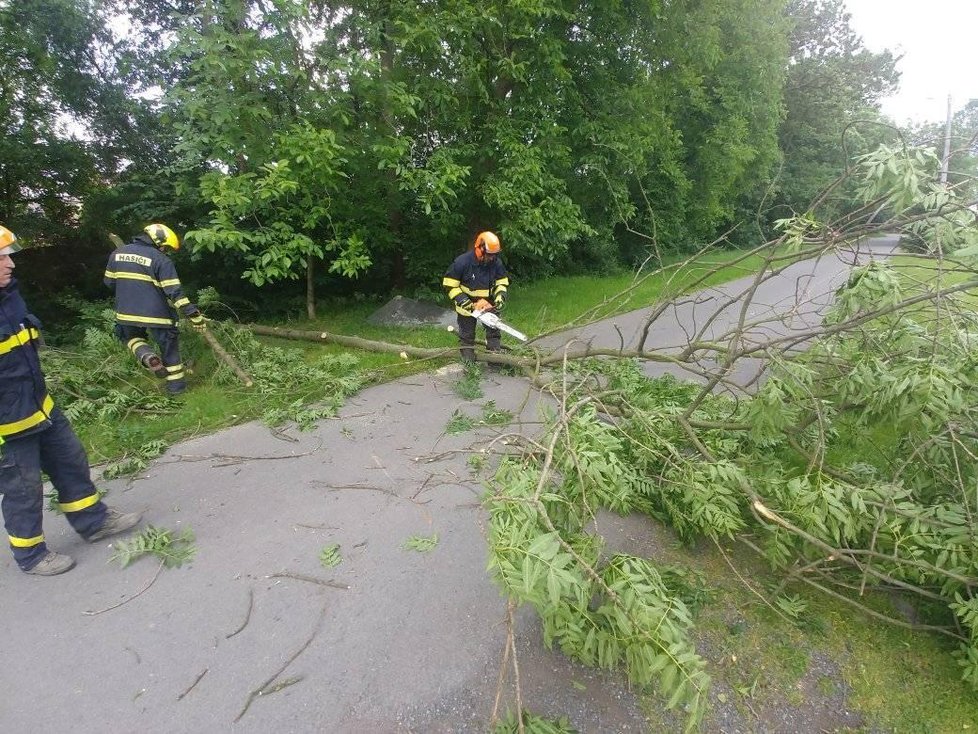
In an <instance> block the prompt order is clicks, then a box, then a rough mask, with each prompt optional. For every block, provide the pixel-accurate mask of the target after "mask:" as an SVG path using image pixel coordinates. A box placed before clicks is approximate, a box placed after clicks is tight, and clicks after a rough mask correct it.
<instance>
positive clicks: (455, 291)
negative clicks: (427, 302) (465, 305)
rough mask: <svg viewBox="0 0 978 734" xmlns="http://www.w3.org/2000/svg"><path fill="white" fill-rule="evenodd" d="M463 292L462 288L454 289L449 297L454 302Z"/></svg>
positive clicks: (449, 292)
mask: <svg viewBox="0 0 978 734" xmlns="http://www.w3.org/2000/svg"><path fill="white" fill-rule="evenodd" d="M461 292H462V289H461V288H452V289H451V290H450V291H448V297H449V298H451V299H453V300H454V298H455V296H457V295H458V294H459V293H461Z"/></svg>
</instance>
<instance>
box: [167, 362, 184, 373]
mask: <svg viewBox="0 0 978 734" xmlns="http://www.w3.org/2000/svg"><path fill="white" fill-rule="evenodd" d="M182 369H183V363H182V362H181V363H180V364H175V365H173V366H172V367H167V368H166V371H167V372H179V371H180V370H182Z"/></svg>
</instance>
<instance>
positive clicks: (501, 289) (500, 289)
mask: <svg viewBox="0 0 978 734" xmlns="http://www.w3.org/2000/svg"><path fill="white" fill-rule="evenodd" d="M507 290H509V289H508V288H507V287H506V286H504V285H497V286H496V293H505V292H506V291H507Z"/></svg>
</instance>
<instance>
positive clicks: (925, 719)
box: [642, 520, 978, 734]
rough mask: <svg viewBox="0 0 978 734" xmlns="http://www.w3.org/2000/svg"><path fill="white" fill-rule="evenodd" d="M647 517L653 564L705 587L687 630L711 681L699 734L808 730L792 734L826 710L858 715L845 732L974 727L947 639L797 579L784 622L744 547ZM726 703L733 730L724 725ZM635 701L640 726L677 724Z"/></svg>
mask: <svg viewBox="0 0 978 734" xmlns="http://www.w3.org/2000/svg"><path fill="white" fill-rule="evenodd" d="M650 522H653V523H654V525H655V528H656V529H655V531H654V532H655V533H656V534H657V535H659V536H660V539H659V540H657V541H656V542H655V560H656V563H657V564H664V565H671V566H678V567H683V568H686V569H689V570H690V571H691V572H692V573H694V574H698V575H699V576H700V577H701V578H702V582H703V584H705V587H706V589H707V590H708V596H709V601H708V602H707V603H705V604H703V605H701V606H700V607H699V609H698V610H697V612H696V614H695V625H696V628H695V632H694V637H695V639H696V647H697V651H698V652H699V653H700V655H702V656H703V657H704V658H705V659H706V660H707V661H708V665H707V672H708V673H709V674H710V676H711V677H712V678H713V685H712V687H711V692H710V701H711V703H710V706H709V708H708V711H707V715H706V718H705V720H704V722H703V726H702V731H704V732H711V731H721V730H725V729H726V727H731V728H733V729H735V730H746V731H757V732H763V731H788V730H792V729H785V728H784V727H785V725H786V723H788V722H790V723H788V725H789V726H798V727H802V726H813V727H815V728H810V729H805V728H796V729H794V730H795V731H837V730H838V729H836V728H835V727H836V726H838V725H839V724H838V721H837V720H834V719H833V718H832V717H833V716H834V715H835V714H837V713H838V712H839V711H841V710H842V707H844V709H845V710H846V711H849V712H852V713H853V714H858V715H861V717H862V719H863V724H862V726H863V728H862V729H856V730H857V731H867V732H894V733H895V734H903V733H912V734H918V733H919V734H938V733H939V732H967V731H969V730H974V729H975V727H976V725H978V694H976V693H975V692H974V691H973V690H971V689H970V688H969V687H968V685H967V684H965V683H964V682H963V681H962V680H961V674H960V669H959V668H958V667H957V665H956V663H955V661H954V659H953V658H952V656H951V654H950V653H951V651H952V649H953V647H954V646H953V644H952V643H950V641H946V640H945V639H944V638H941V637H938V636H936V635H932V634H926V633H921V632H914V631H910V630H906V629H902V628H899V627H896V626H893V625H888V624H885V623H883V622H879V621H876V620H873V619H870V618H869V617H868V616H866V615H862V614H860V613H859V612H858V611H857V610H855V609H853V608H852V607H851V606H849V605H847V604H845V603H843V602H841V601H837V600H835V599H830V598H827V597H823V596H821V595H819V594H817V593H814V592H812V591H810V590H808V588H807V587H805V586H804V585H799V586H797V587H788V588H787V589H785V592H787V593H791V594H796V595H798V596H799V597H800V598H802V599H803V600H804V601H805V602H806V603H807V609H806V610H805V611H804V612H803V613H802V614H801V615H799V617H798V618H797V619H796V620H790V619H787V618H785V617H783V616H780V615H779V614H778V613H777V612H776V611H775V610H774V608H773V607H774V606H775V605H774V600H773V598H772V589H771V588H770V585H769V584H767V583H766V582H765V579H768V578H770V580H771V581H772V582H773V580H774V578H773V577H771V576H770V573H769V571H768V569H767V566H766V565H765V564H764V563H763V562H762V561H760V560H759V559H758V558H757V556H756V555H754V554H753V553H752V552H751V551H749V550H748V549H747V548H746V546H744V545H742V544H740V543H737V542H735V541H730V540H722V541H721V542H720V547H721V548H722V549H723V551H722V553H721V551H720V550H719V549H718V547H715V546H713V545H712V544H710V543H708V542H702V543H698V544H697V545H695V546H693V547H690V546H684V545H682V544H680V543H679V542H678V541H676V540H672V538H673V537H674V536H673V535H672V532H671V531H670V530H669V529H668V528H665V527H663V526H661V525H659V524H658V523H655V522H654V521H651V520H650ZM724 556H726V558H725V557H724ZM728 560H729V564H728ZM731 565H733V566H734V567H736V568H737V569H738V572H739V576H738V575H737V574H735V573H734V572H732V571H731V568H730V566H731ZM748 582H749V583H750V585H751V588H748V587H747V585H746V584H747V583H748ZM765 600H766V601H767V602H769V603H770V605H769V604H768V603H765ZM863 601H864V602H865V603H867V605H868V606H870V607H871V608H873V609H876V610H877V611H886V612H887V613H889V614H894V611H893V608H892V602H891V600H890V598H889V597H887V596H885V595H881V594H876V593H873V592H869V593H867V596H866V597H865V598H864V600H863ZM731 707H732V708H733V709H735V710H736V712H737V714H739V716H740V718H741V719H742V721H741V723H740V727H746V728H745V729H741V728H740V727H738V726H736V723H735V722H733V721H731V720H730V716H731V715H732V713H731V711H730V708H731ZM642 708H643V711H644V712H645V714H646V715H647V717H648V719H649V731H680V730H681V729H682V725H683V714H682V712H669V711H665V710H664V709H663V708H662V700H661V698H659V697H656V696H648V697H643V700H642ZM853 718H855V716H854V717H853ZM827 726H831V727H832V728H825V727H827Z"/></svg>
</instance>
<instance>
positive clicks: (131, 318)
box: [115, 311, 173, 326]
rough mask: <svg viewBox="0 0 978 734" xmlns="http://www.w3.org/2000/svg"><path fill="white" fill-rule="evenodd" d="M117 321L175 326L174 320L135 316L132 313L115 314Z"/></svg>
mask: <svg viewBox="0 0 978 734" xmlns="http://www.w3.org/2000/svg"><path fill="white" fill-rule="evenodd" d="M115 320H116V321H134V322H136V323H137V324H163V325H164V326H173V319H159V318H156V317H155V316H135V315H133V314H130V313H119V312H118V311H117V312H116V314H115Z"/></svg>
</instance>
